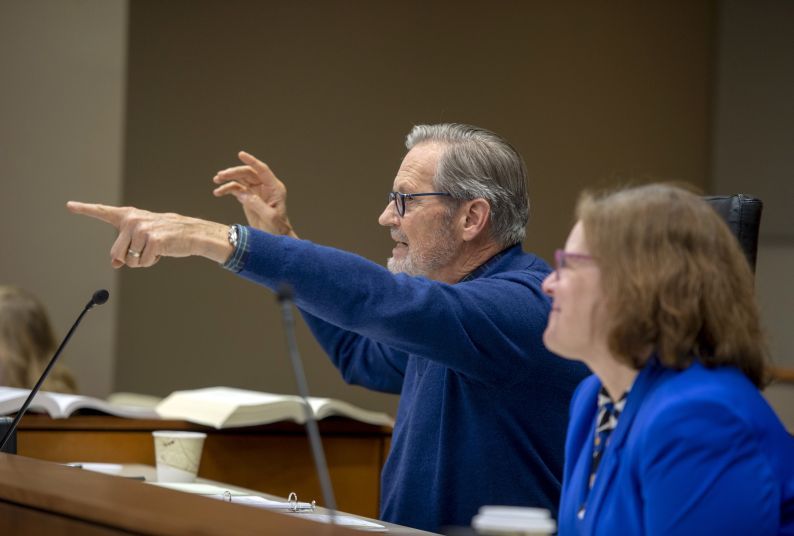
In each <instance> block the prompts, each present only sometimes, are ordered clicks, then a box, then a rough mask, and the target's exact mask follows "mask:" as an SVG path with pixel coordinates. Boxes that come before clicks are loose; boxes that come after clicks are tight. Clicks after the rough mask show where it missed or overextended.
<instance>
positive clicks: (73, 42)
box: [0, 0, 127, 396]
mask: <svg viewBox="0 0 794 536" xmlns="http://www.w3.org/2000/svg"><path fill="white" fill-rule="evenodd" d="M126 9H127V8H126V2H125V1H120V0H71V1H68V2H66V1H62V0H0V184H2V194H0V251H1V252H2V253H0V284H3V285H18V286H21V287H24V288H27V289H29V290H30V291H32V292H34V293H35V294H36V295H38V296H39V297H40V298H41V300H42V301H43V302H44V303H45V304H46V306H47V308H48V309H49V311H50V313H51V317H52V321H53V324H54V328H55V331H56V333H57V334H58V337H59V338H60V337H62V336H63V335H65V333H66V331H67V330H68V329H69V327H70V326H71V324H72V322H74V320H75V319H76V318H77V315H78V313H80V311H81V310H82V308H83V306H84V305H85V304H86V303H87V302H88V300H89V298H90V297H91V294H92V293H93V292H94V291H95V290H96V289H98V288H103V287H104V288H107V289H109V290H110V293H111V299H110V301H109V302H108V303H107V304H106V305H104V306H103V307H102V308H100V309H97V310H95V311H92V312H91V314H90V315H89V316H87V317H86V318H85V319H84V320H83V323H82V326H81V327H80V330H79V331H78V332H77V333H76V334H75V336H74V337H73V338H72V341H71V343H70V345H69V347H68V348H67V350H66V351H65V352H64V354H63V356H62V360H63V363H64V364H65V365H67V366H68V367H69V368H71V369H72V370H73V371H74V372H75V374H76V376H77V377H78V380H79V384H80V386H81V387H82V388H83V389H84V390H85V391H86V392H89V393H92V394H96V395H100V396H102V395H106V394H108V393H109V392H111V391H112V389H113V368H114V361H115V360H114V357H115V334H116V326H117V311H118V309H119V307H120V306H121V303H122V302H121V300H120V299H119V295H118V293H117V292H116V291H117V284H116V283H117V277H116V275H117V274H116V273H115V272H114V271H113V270H112V269H111V268H110V265H109V263H108V262H107V259H108V256H107V252H106V251H102V250H101V248H98V247H97V245H98V244H105V243H107V242H108V240H110V239H111V236H112V232H111V231H110V230H108V229H102V228H100V227H99V226H90V227H89V226H85V227H79V226H76V225H75V223H76V221H75V217H74V216H71V215H69V214H68V213H67V212H66V209H65V207H64V204H65V203H66V201H67V200H69V199H80V198H83V199H99V198H101V199H105V200H107V201H109V202H114V201H120V199H121V159H122V135H123V126H124V120H123V119H124V117H123V110H124V80H125V68H126V66H125V56H126V39H127V36H126V29H127V22H126V19H127V10H126Z"/></svg>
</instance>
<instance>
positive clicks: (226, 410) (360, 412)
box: [156, 387, 394, 428]
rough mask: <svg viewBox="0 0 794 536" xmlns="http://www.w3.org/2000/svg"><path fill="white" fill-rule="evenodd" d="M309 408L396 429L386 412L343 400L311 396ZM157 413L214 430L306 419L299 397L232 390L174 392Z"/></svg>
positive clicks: (318, 413) (318, 416)
mask: <svg viewBox="0 0 794 536" xmlns="http://www.w3.org/2000/svg"><path fill="white" fill-rule="evenodd" d="M309 405H310V406H311V408H312V411H313V412H314V416H315V418H316V419H324V418H325V417H330V416H332V415H337V416H340V417H348V418H350V419H355V420H357V421H361V422H365V423H369V424H374V425H378V426H394V420H393V419H392V418H391V417H389V416H388V415H387V414H385V413H380V412H376V411H369V410H365V409H361V408H359V407H356V406H354V405H352V404H349V403H347V402H342V401H341V400H334V399H332V398H315V397H310V398H309ZM156 410H157V413H159V414H160V416H161V417H162V418H164V419H181V420H185V421H189V422H194V423H197V424H204V425H206V426H213V427H215V428H230V427H234V426H251V425H256V424H268V423H271V422H277V421H284V420H292V421H295V422H297V423H303V422H305V420H306V418H305V414H304V408H303V401H302V399H301V398H300V397H299V396H294V395H279V394H273V393H259V392H256V391H246V390H243V389H233V388H231V387H208V388H206V389H195V390H191V391H175V392H174V393H172V394H171V395H169V396H167V397H166V398H165V399H164V400H163V401H162V402H161V403H160V404H158V405H157V408H156Z"/></svg>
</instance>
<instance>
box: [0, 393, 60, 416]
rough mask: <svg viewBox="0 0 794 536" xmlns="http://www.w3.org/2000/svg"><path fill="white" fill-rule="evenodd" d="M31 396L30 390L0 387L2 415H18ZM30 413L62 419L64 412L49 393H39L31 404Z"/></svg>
mask: <svg viewBox="0 0 794 536" xmlns="http://www.w3.org/2000/svg"><path fill="white" fill-rule="evenodd" d="M29 395H30V389H18V388H16V387H0V415H11V414H12V413H16V412H18V411H19V409H20V408H21V407H22V404H24V403H25V400H27V398H28V396H29ZM28 411H34V412H36V411H37V412H44V413H47V414H49V415H50V417H52V418H59V417H62V412H61V410H60V408H59V407H58V404H56V403H55V402H54V401H53V400H51V399H50V398H49V396H48V395H47V393H44V392H42V391H39V392H38V393H37V394H36V397H35V398H34V399H33V401H32V402H31V403H30V406H29V407H28Z"/></svg>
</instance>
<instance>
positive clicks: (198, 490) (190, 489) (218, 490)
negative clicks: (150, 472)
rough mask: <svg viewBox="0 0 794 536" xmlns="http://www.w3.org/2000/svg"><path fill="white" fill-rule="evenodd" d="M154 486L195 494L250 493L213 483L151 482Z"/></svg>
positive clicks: (238, 494)
mask: <svg viewBox="0 0 794 536" xmlns="http://www.w3.org/2000/svg"><path fill="white" fill-rule="evenodd" d="M149 484H152V485H153V486H160V487H161V488H168V489H173V490H176V491H184V492H185V493H193V494H195V495H221V496H223V495H224V493H226V492H228V493H229V494H230V495H232V496H241V495H248V494H247V493H245V492H242V491H235V490H231V489H227V488H224V487H222V486H214V485H212V484H198V483H195V482H149Z"/></svg>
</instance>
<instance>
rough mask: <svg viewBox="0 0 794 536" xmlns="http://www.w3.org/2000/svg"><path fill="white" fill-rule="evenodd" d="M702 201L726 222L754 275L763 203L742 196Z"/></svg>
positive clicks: (710, 197)
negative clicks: (737, 240)
mask: <svg viewBox="0 0 794 536" xmlns="http://www.w3.org/2000/svg"><path fill="white" fill-rule="evenodd" d="M704 199H705V200H706V201H707V202H708V203H709V204H710V205H711V206H712V207H714V210H716V211H717V213H718V214H719V215H720V216H722V217H723V219H724V220H725V221H726V222H727V224H728V227H730V229H731V231H733V234H734V235H736V238H738V239H739V244H741V246H742V250H744V254H745V255H746V256H747V261H748V262H749V263H750V268H752V270H753V272H754V273H755V259H756V256H757V254H758V229H759V228H760V227H761V212H762V211H763V208H764V203H763V202H762V201H761V200H760V199H757V198H755V197H748V196H746V195H743V194H736V195H713V196H705V197H704Z"/></svg>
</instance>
